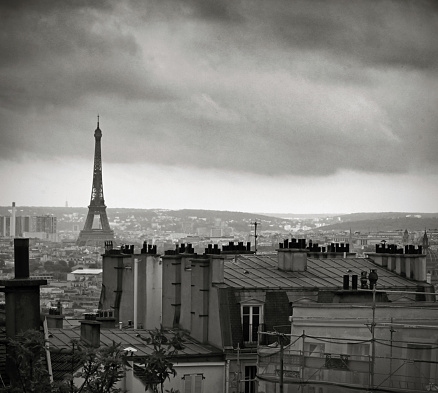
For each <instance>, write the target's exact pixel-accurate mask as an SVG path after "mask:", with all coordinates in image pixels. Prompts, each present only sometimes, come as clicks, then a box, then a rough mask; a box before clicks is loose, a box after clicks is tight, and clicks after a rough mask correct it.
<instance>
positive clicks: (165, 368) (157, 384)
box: [141, 326, 184, 393]
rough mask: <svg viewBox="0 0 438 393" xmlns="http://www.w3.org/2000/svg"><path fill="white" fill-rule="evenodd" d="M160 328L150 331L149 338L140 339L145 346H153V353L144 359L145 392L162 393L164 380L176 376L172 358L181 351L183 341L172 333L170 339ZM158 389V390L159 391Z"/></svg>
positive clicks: (177, 334) (178, 334)
mask: <svg viewBox="0 0 438 393" xmlns="http://www.w3.org/2000/svg"><path fill="white" fill-rule="evenodd" d="M165 333H166V331H165V329H163V327H162V326H161V327H160V329H158V328H156V329H154V330H151V331H150V332H149V333H148V334H149V337H141V339H142V340H143V341H145V342H146V343H147V344H149V345H152V346H153V352H152V353H151V354H150V355H147V356H146V358H145V371H144V372H145V377H146V380H147V384H146V390H148V389H152V391H153V392H154V393H159V392H161V393H163V384H164V382H165V380H166V379H169V380H170V377H171V376H173V377H175V376H176V371H175V369H174V367H173V363H172V357H173V356H175V355H176V354H177V353H178V351H179V350H181V349H183V348H184V346H183V342H184V339H183V337H182V335H181V334H180V333H174V334H173V335H172V336H171V337H170V338H168V337H167V336H166V334H165ZM159 389H160V390H159Z"/></svg>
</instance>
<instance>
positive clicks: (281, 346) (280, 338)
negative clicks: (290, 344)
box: [278, 334, 284, 393]
mask: <svg viewBox="0 0 438 393" xmlns="http://www.w3.org/2000/svg"><path fill="white" fill-rule="evenodd" d="M278 342H279V344H280V393H283V386H284V382H283V373H284V370H283V369H284V359H283V358H284V347H283V340H282V337H281V335H280V334H279V335H278Z"/></svg>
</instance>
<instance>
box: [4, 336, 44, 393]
mask: <svg viewBox="0 0 438 393" xmlns="http://www.w3.org/2000/svg"><path fill="white" fill-rule="evenodd" d="M44 356H45V349H44V339H43V337H42V335H41V334H40V332H38V331H36V330H28V331H26V332H24V333H23V334H22V335H20V336H18V337H17V339H16V340H12V339H10V340H8V356H7V357H8V359H7V365H8V368H9V370H10V371H11V373H13V377H12V378H11V385H10V386H9V387H8V388H6V389H3V390H2V391H4V392H10V393H44V392H50V391H51V386H50V379H49V372H48V371H47V368H46V367H45V362H44Z"/></svg>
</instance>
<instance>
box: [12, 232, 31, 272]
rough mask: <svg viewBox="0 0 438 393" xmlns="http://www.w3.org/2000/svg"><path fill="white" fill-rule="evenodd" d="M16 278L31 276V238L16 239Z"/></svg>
mask: <svg viewBox="0 0 438 393" xmlns="http://www.w3.org/2000/svg"><path fill="white" fill-rule="evenodd" d="M14 270H15V278H18V279H23V278H29V239H14Z"/></svg>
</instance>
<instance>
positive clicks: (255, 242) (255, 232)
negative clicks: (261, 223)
mask: <svg viewBox="0 0 438 393" xmlns="http://www.w3.org/2000/svg"><path fill="white" fill-rule="evenodd" d="M252 224H253V225H254V253H255V254H257V236H258V235H257V225H258V222H257V221H254V222H253V223H252Z"/></svg>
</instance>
